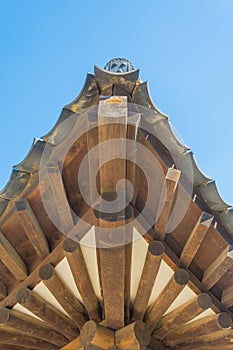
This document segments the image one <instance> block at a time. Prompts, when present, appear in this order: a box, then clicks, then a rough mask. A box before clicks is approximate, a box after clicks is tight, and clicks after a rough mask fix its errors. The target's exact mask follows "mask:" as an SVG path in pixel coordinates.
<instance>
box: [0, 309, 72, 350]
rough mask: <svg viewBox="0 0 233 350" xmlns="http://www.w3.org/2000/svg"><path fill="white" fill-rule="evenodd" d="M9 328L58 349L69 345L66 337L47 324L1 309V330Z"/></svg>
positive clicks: (14, 311) (19, 313)
mask: <svg viewBox="0 0 233 350" xmlns="http://www.w3.org/2000/svg"><path fill="white" fill-rule="evenodd" d="M2 327H7V328H8V327H9V328H12V329H14V330H15V331H19V332H21V333H23V334H25V335H28V336H32V337H35V338H39V339H42V340H45V341H47V342H49V343H52V344H54V345H56V346H58V347H61V346H64V345H65V344H67V343H68V340H67V338H66V337H64V336H63V335H62V334H61V333H59V332H57V331H56V330H54V329H53V328H51V327H49V326H48V325H47V324H46V323H45V322H42V321H40V320H38V319H36V318H33V317H30V316H28V315H25V314H23V313H21V312H18V311H16V310H10V309H7V308H1V309H0V329H2Z"/></svg>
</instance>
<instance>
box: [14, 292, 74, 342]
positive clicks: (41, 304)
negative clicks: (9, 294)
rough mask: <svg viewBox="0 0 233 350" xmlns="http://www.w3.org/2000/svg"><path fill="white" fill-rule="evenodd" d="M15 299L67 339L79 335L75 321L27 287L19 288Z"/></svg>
mask: <svg viewBox="0 0 233 350" xmlns="http://www.w3.org/2000/svg"><path fill="white" fill-rule="evenodd" d="M16 301H17V302H18V303H19V304H21V305H23V306H24V307H26V308H27V309H28V310H29V311H31V312H32V313H33V314H34V315H36V316H38V317H39V318H41V319H42V320H43V321H45V322H47V323H48V324H49V325H50V326H51V327H52V328H54V329H56V330H57V331H59V332H60V333H62V334H63V335H64V336H65V337H67V338H68V339H69V340H73V339H74V338H76V337H77V336H78V335H79V331H78V329H77V327H76V325H75V323H74V322H73V321H72V320H71V319H70V318H68V317H67V316H65V315H64V314H63V313H62V312H60V311H58V310H57V309H56V308H55V307H53V306H52V305H51V304H49V303H47V302H46V301H45V300H44V299H42V298H41V297H40V296H39V295H38V294H37V293H36V292H34V291H31V290H30V289H28V288H22V289H19V291H18V293H17V295H16Z"/></svg>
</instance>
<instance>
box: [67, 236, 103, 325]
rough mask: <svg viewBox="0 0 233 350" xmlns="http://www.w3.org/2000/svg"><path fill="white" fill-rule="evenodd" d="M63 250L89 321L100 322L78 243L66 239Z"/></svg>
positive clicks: (95, 299) (98, 311) (92, 289)
mask: <svg viewBox="0 0 233 350" xmlns="http://www.w3.org/2000/svg"><path fill="white" fill-rule="evenodd" d="M63 249H64V252H65V255H66V258H67V260H68V263H69V266H70V269H71V271H72V274H73V278H74V281H75V283H76V286H77V288H78V291H79V293H80V295H81V297H82V300H83V303H84V305H85V308H86V310H87V312H88V315H89V317H90V319H91V320H93V321H95V322H100V320H101V317H100V305H99V302H98V299H97V296H96V295H95V291H94V288H93V285H92V282H91V279H90V276H89V273H88V270H87V266H86V263H85V260H84V257H83V253H82V250H81V248H80V245H79V243H77V242H75V241H73V240H72V239H70V238H67V239H65V241H64V243H63Z"/></svg>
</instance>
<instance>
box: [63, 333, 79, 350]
mask: <svg viewBox="0 0 233 350" xmlns="http://www.w3.org/2000/svg"><path fill="white" fill-rule="evenodd" d="M61 350H84V347H83V345H82V343H81V340H80V336H79V337H77V338H75V339H74V340H72V342H70V343H69V344H67V345H65V346H64V347H63V348H61Z"/></svg>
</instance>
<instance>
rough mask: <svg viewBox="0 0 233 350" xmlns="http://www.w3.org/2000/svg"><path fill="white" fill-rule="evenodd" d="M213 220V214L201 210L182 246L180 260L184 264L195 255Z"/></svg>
mask: <svg viewBox="0 0 233 350" xmlns="http://www.w3.org/2000/svg"><path fill="white" fill-rule="evenodd" d="M212 221H213V215H210V214H208V213H206V212H202V214H201V215H200V217H199V219H198V221H197V223H196V225H195V227H194V229H193V231H192V232H191V235H190V236H189V238H188V240H187V242H186V244H185V246H184V247H183V250H182V253H181V256H180V261H181V262H182V263H183V264H184V265H185V266H187V267H188V266H189V265H190V264H191V262H192V260H193V258H194V257H195V255H196V253H197V251H198V249H199V247H200V246H201V243H202V241H203V240H204V238H205V235H206V233H207V231H208V229H209V227H210V225H211V223H212Z"/></svg>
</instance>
